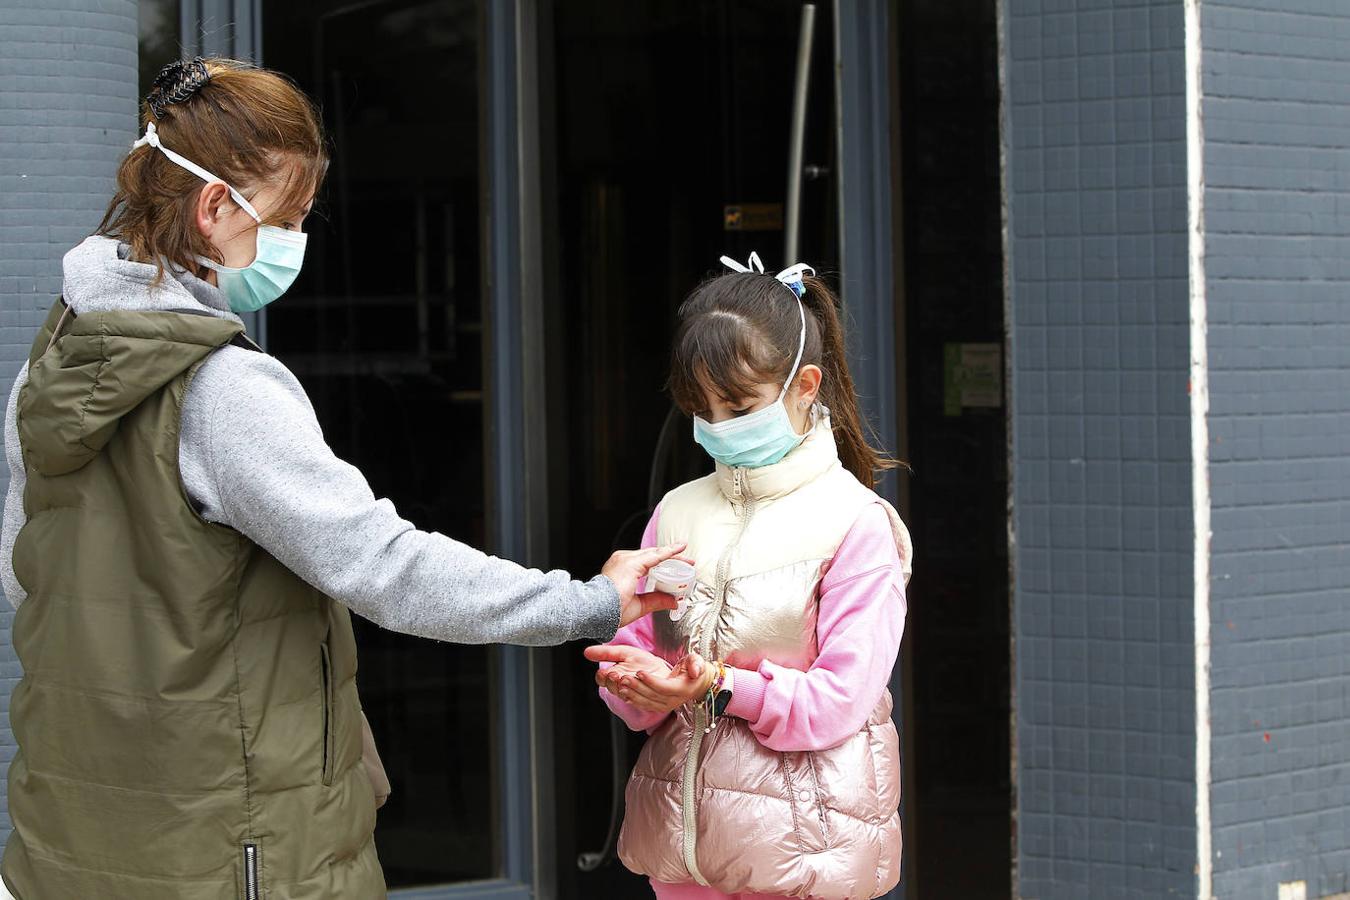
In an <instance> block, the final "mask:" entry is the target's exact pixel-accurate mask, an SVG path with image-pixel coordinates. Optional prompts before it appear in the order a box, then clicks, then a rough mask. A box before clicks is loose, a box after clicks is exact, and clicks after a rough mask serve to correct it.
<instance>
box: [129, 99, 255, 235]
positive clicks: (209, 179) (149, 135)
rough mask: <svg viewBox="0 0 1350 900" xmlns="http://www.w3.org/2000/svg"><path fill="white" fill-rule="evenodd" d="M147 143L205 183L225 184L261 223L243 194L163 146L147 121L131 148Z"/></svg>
mask: <svg viewBox="0 0 1350 900" xmlns="http://www.w3.org/2000/svg"><path fill="white" fill-rule="evenodd" d="M147 144H148V145H149V146H151V147H154V148H155V149H156V150H158V151H159V152H160V153H163V154H164V155H165V156H167V157H168V158H169V160H170V161H171V162H173V163H174V164H175V165H178V166H181V167H182V168H184V169H187V170H188V171H189V172H191V173H192V174H193V175H196V176H197V177H198V178H200V179H201V180H202V181H205V182H206V183H207V184H215V183H216V182H219V183H221V184H223V185H225V189H226V190H228V191H229V192H230V196H231V197H233V198H234V202H235V203H238V204H239V206H240V208H241V209H243V211H244V212H246V213H248V214H249V215H250V216H252V217H253V221H255V222H257V223H258V224H259V225H261V224H262V216H260V215H258V211H257V210H256V209H254V208H253V204H252V203H249V202H248V201H247V200H245V199H244V195H243V194H241V193H239V192H238V191H236V190H235V189H234V188H233V187H231V186H230V184H229V182H227V181H226V180H225V179H224V178H220V177H218V176H216V175H212V174H211V173H210V172H208V171H207V170H206V169H203V168H202V167H201V166H199V165H197V164H196V163H195V162H193V161H192V160H190V159H188V158H187V157H185V156H180V155H179V154H177V153H174V152H173V151H172V150H170V149H169V148H168V147H165V146H164V144H163V143H162V142H161V141H160V139H159V129H157V128H155V123H154V122H149V123H147V124H146V126H145V137H143V138H141V139H140V140H138V141H136V143H134V144H132V145H131V149H132V150H137V149H139V148H141V147H144V146H146V145H147Z"/></svg>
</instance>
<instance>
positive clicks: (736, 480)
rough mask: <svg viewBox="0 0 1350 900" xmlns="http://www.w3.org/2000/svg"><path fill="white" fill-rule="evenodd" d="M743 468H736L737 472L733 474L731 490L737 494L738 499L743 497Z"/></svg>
mask: <svg viewBox="0 0 1350 900" xmlns="http://www.w3.org/2000/svg"><path fill="white" fill-rule="evenodd" d="M742 471H743V470H742V469H736V470H735V474H733V475H732V476H731V492H732V493H733V494H735V495H736V499H737V500H739V499H741V472H742Z"/></svg>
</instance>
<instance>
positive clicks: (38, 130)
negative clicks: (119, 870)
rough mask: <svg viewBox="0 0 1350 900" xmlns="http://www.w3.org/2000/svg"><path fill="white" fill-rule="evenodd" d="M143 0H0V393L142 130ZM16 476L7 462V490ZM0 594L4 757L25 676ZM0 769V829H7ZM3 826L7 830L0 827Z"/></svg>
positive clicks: (2, 471)
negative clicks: (13, 699) (65, 261)
mask: <svg viewBox="0 0 1350 900" xmlns="http://www.w3.org/2000/svg"><path fill="white" fill-rule="evenodd" d="M136 99H137V73H136V3H135V0H0V392H3V396H4V397H5V398H8V396H9V389H10V386H11V384H12V383H13V378H14V373H15V372H16V371H17V370H18V369H19V366H20V365H21V364H22V360H24V359H25V358H26V357H27V354H28V348H29V345H30V344H31V343H32V340H33V335H34V334H35V333H36V330H37V327H38V326H39V325H40V324H41V322H42V318H43V316H44V315H45V314H46V311H47V309H48V308H49V307H50V306H51V304H52V301H53V300H54V299H55V298H56V296H57V295H58V294H59V293H60V292H61V256H62V254H64V253H65V252H66V250H68V249H70V248H71V247H72V246H74V245H75V244H77V243H79V241H80V240H81V239H82V238H84V237H85V236H86V235H88V234H89V233H90V232H91V231H92V230H93V229H94V227H95V226H96V225H97V224H98V220H99V218H100V217H101V216H102V215H103V210H104V208H105V207H106V205H107V203H108V199H109V198H110V197H111V196H112V191H113V178H114V175H115V173H116V170H117V164H118V162H120V161H121V159H122V157H123V156H124V155H125V154H126V152H127V150H128V149H129V148H130V146H131V141H132V140H134V139H135V131H136ZM8 481H9V472H8V468H7V467H0V488H3V487H6V486H7V485H8ZM12 618H13V617H12V614H11V613H10V611H9V605H8V604H0V704H2V705H3V711H4V715H3V717H0V764H3V766H8V764H9V761H10V759H11V758H12V757H13V755H14V738H13V735H12V734H11V733H10V729H9V694H10V691H11V690H12V689H13V687H14V683H15V681H16V680H17V679H18V676H19V664H18V661H17V660H16V659H15V658H14V651H13V646H12V644H11V643H10V622H11V619H12ZM4 799H5V782H4V780H3V779H2V778H0V809H3V810H4V813H3V817H2V818H0V832H3V834H7V833H8V831H9V814H8V811H7V809H8V807H7V804H5V803H4V802H3V801H4ZM0 836H3V835H2V834H0Z"/></svg>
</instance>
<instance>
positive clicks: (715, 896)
mask: <svg viewBox="0 0 1350 900" xmlns="http://www.w3.org/2000/svg"><path fill="white" fill-rule="evenodd" d="M652 891H653V892H654V893H655V894H656V900H791V898H789V897H780V896H779V895H777V894H724V893H722V892H721V891H715V890H713V889H712V888H707V887H703V886H702V885H699V884H662V883H661V882H659V881H653V882H652Z"/></svg>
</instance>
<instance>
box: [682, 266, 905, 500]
mask: <svg viewBox="0 0 1350 900" xmlns="http://www.w3.org/2000/svg"><path fill="white" fill-rule="evenodd" d="M802 284H803V285H804V286H805V288H806V291H805V293H804V294H803V295H802V303H803V304H804V305H805V307H806V312H807V316H806V347H805V349H804V350H803V351H802V365H803V366H807V365H814V366H819V367H820V369H821V371H822V372H823V373H824V376H825V377H824V379H823V380H822V382H821V387H820V400H821V402H822V403H824V404H825V405H826V406H827V407H829V410H830V416H831V421H832V422H833V425H834V436H835V440H836V441H837V443H838V444H839V459H840V461H841V462H842V463H843V464H844V468H846V469H848V470H849V471H850V472H852V473H853V474H854V476H856V477H857V479H858V480H859V481H860V482H862V483H863V484H864V485H866V486H867V487H869V488H870V487H875V486H876V475H877V473H878V472H880V471H883V470H886V469H892V468H895V467H896V466H897V465H899V463H898V462H896V461H895V460H894V459H892V458H891V457H890V456H888V455H887V454H886V453H884V452H882V451H880V450H878V449H876V448H875V447H873V446H872V445H871V444H870V443H868V441H867V437H866V434H865V433H864V431H863V429H864V427H865V426H864V424H863V417H862V414H861V413H860V411H859V410H858V397H857V394H856V393H855V392H854V388H853V376H852V375H850V374H849V371H848V358H847V356H846V355H845V351H844V329H843V326H842V325H841V324H840V322H839V309H838V307H839V301H838V299H836V298H835V296H834V293H833V292H832V291H831V290H830V288H829V286H828V285H826V284H825V282H824V281H823V280H821V279H820V278H817V277H815V276H808V277H806V278H805V279H803V281H802ZM801 328H802V320H801V313H800V312H799V311H798V309H797V302H796V301H795V300H794V299H793V296H792V289H791V288H789V287H787V286H786V285H784V284H782V283H781V282H780V281H778V279H776V278H774V277H773V276H772V275H760V274H756V273H750V272H737V273H730V274H725V275H718V276H716V277H713V278H710V279H708V280H707V281H705V282H703V283H702V284H700V285H699V286H698V287H697V288H695V289H694V292H693V293H692V294H690V295H689V297H688V299H686V300H685V301H684V304H683V305H681V307H680V324H679V328H678V330H677V331H676V333H675V346H674V349H673V350H672V352H671V365H670V393H671V396H672V397H673V398H674V400H675V404H676V405H677V406H679V408H680V409H681V410H682V411H684V412H685V413H686V414H687V415H694V414H696V413H699V412H702V411H703V407H704V388H705V387H706V388H707V389H709V390H711V391H712V392H714V393H715V394H717V395H718V396H720V397H722V398H723V399H724V400H727V401H730V402H735V401H737V400H740V399H743V398H745V397H748V396H751V395H752V394H753V393H754V391H755V387H756V386H757V385H760V384H782V383H783V382H784V381H785V380H786V379H787V377H788V373H789V372H790V371H791V369H792V361H793V360H794V359H796V357H797V345H798V342H799V341H800V339H801Z"/></svg>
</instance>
